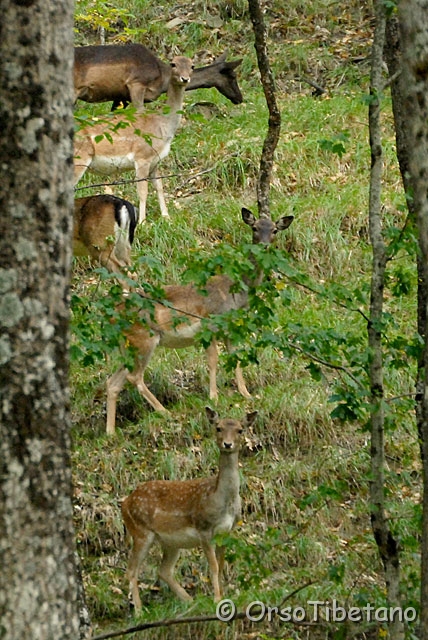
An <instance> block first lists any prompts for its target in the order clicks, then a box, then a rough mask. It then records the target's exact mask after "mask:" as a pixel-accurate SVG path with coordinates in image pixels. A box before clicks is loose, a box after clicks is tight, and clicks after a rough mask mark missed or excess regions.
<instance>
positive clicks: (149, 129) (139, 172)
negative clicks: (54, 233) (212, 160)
mask: <svg viewBox="0 0 428 640" xmlns="http://www.w3.org/2000/svg"><path fill="white" fill-rule="evenodd" d="M192 70H193V63H192V61H191V60H190V58H185V57H184V56H176V57H175V58H173V60H172V63H171V77H170V81H169V85H168V92H167V95H168V98H167V106H168V109H169V113H167V114H163V115H160V114H156V113H149V114H144V113H139V112H137V113H136V115H135V121H134V122H132V124H130V123H129V121H127V120H125V119H124V118H123V116H120V115H117V114H116V115H114V116H113V117H112V118H111V119H110V120H109V122H110V127H109V129H108V130H107V133H108V135H107V136H106V135H105V133H106V124H105V123H101V124H97V125H95V126H91V127H87V128H85V129H83V130H81V131H79V132H78V133H77V134H76V137H75V143H74V181H75V183H77V182H79V180H80V179H81V178H82V176H83V175H84V173H85V172H86V171H87V170H88V169H89V170H90V171H95V172H96V173H102V174H104V175H111V174H114V173H121V172H123V171H127V170H129V169H135V173H136V178H137V191H138V195H139V199H140V206H139V222H140V223H141V222H142V221H143V220H144V219H145V217H146V200H147V190H148V182H147V181H148V180H151V181H152V182H153V184H154V186H155V189H156V191H157V194H158V199H159V205H160V209H161V214H162V216H164V217H169V216H168V209H167V206H166V202H165V197H164V194H163V188H162V182H161V180H160V178H158V176H157V165H158V164H159V162H160V161H161V160H162V158H165V157H166V156H167V155H168V153H169V150H170V147H171V142H172V139H173V138H174V135H175V133H176V131H177V129H178V126H179V124H180V121H181V109H182V107H183V99H184V90H185V88H186V86H187V85H188V84H189V82H190V78H191V76H192Z"/></svg>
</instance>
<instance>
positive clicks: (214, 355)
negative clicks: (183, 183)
mask: <svg viewBox="0 0 428 640" xmlns="http://www.w3.org/2000/svg"><path fill="white" fill-rule="evenodd" d="M242 219H243V221H244V222H245V224H247V225H249V226H250V227H251V229H252V233H253V237H252V241H253V244H264V245H270V244H271V243H272V242H273V239H274V237H275V235H276V234H277V232H278V231H282V230H283V229H287V228H288V227H289V226H290V224H291V223H292V221H293V216H284V217H282V218H280V219H279V220H278V221H277V222H273V221H272V220H271V219H270V218H268V217H267V216H261V217H260V218H258V219H257V218H256V217H255V216H254V215H253V214H252V213H251V211H249V210H248V209H245V208H243V209H242ZM262 279H263V274H262V272H261V270H260V269H259V268H258V267H257V266H256V265H254V273H253V275H252V277H251V278H250V277H248V278H246V279H244V283H243V284H244V285H245V287H244V288H243V290H242V291H238V292H236V291H234V290H233V284H234V283H233V281H232V280H231V279H230V278H229V277H228V276H226V275H215V276H212V277H211V278H209V279H208V281H207V283H206V285H205V292H206V293H204V292H203V291H202V292H201V291H199V290H198V289H197V287H195V286H194V285H192V284H188V285H169V286H166V287H164V299H165V300H166V302H167V303H168V306H165V305H164V304H161V303H156V302H155V303H154V309H153V313H152V314H149V313H148V312H144V311H142V312H141V313H142V317H143V319H144V320H145V322H144V323H143V322H142V323H141V324H139V323H136V324H134V325H132V326H131V327H130V328H129V329H128V330H127V331H126V337H127V340H128V342H129V344H130V345H131V346H132V347H133V348H135V349H136V356H135V363H134V370H133V371H132V372H130V371H128V369H126V367H123V368H121V369H119V370H118V371H116V373H114V374H113V375H112V376H111V377H110V378H109V379H108V380H107V433H108V434H113V433H114V430H115V424H116V405H117V397H118V395H119V393H120V392H121V390H122V389H123V386H124V384H125V382H126V381H129V382H131V384H134V385H135V386H136V387H137V389H138V391H139V392H140V394H141V395H142V396H143V397H144V398H145V399H146V400H147V402H148V403H149V404H150V405H151V406H152V407H153V409H155V411H164V412H166V411H167V409H166V408H165V407H164V406H163V405H162V404H161V402H159V400H158V399H157V398H156V396H155V395H154V394H153V393H152V392H151V391H150V389H149V388H148V387H147V385H146V383H145V381H144V373H145V370H146V367H147V365H148V364H149V362H150V359H151V357H152V355H153V352H154V350H155V349H156V347H157V346H159V345H160V346H164V347H169V348H172V349H176V348H180V347H189V346H191V345H193V344H194V343H195V340H196V336H197V333H198V331H199V330H200V328H201V321H202V320H203V319H206V318H209V317H210V316H213V315H218V314H222V313H226V312H227V311H231V310H232V309H242V308H244V307H246V306H247V305H248V290H249V289H251V288H256V287H258V286H259V285H260V284H261V282H262ZM180 317H183V322H182V323H180V322H177V319H178V318H180ZM226 346H227V347H228V348H229V345H228V344H226ZM206 354H207V359H208V370H209V380H210V398H211V399H212V400H216V399H217V397H218V390H217V361H218V351H217V343H216V341H215V340H213V341H212V342H211V344H210V345H209V346H208V348H207V350H206ZM235 379H236V384H237V387H238V391H239V393H240V394H241V395H242V396H244V397H245V398H250V397H251V396H250V394H249V392H248V390H247V387H246V385H245V381H244V378H243V375H242V370H241V368H240V366H239V363H238V365H237V367H236V370H235Z"/></svg>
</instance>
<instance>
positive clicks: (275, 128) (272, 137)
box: [248, 0, 281, 217]
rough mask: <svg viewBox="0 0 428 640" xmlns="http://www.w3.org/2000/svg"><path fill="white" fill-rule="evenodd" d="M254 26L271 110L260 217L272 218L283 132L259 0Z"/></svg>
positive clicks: (252, 1) (253, 6) (254, 1)
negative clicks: (273, 186)
mask: <svg viewBox="0 0 428 640" xmlns="http://www.w3.org/2000/svg"><path fill="white" fill-rule="evenodd" d="M248 6H249V9H250V17H251V22H252V24H253V31H254V39H255V42H254V46H255V48H256V54H257V63H258V66H259V70H260V79H261V82H262V86H263V91H264V94H265V98H266V103H267V106H268V109H269V121H268V131H267V134H266V138H265V141H264V144H263V150H262V155H261V158H260V172H259V177H258V181H257V204H258V210H259V214H260V215H266V216H269V217H270V206H269V190H270V181H271V177H272V167H273V161H274V154H275V149H276V146H277V144H278V140H279V134H280V132H281V112H280V111H279V109H278V105H277V103H276V98H275V82H274V79H273V75H272V71H271V68H270V65H269V57H268V53H267V44H266V29H265V25H264V21H263V14H262V11H261V9H260V4H259V0H248Z"/></svg>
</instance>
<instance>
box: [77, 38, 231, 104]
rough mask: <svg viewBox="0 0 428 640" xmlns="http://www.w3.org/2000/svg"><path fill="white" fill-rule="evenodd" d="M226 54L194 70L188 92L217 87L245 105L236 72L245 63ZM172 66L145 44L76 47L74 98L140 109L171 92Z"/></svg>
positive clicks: (187, 87)
mask: <svg viewBox="0 0 428 640" xmlns="http://www.w3.org/2000/svg"><path fill="white" fill-rule="evenodd" d="M226 57H227V53H223V54H222V55H221V56H219V57H218V58H216V59H215V60H214V62H213V63H212V64H210V65H208V66H206V67H200V68H198V69H195V70H194V73H193V76H192V78H191V79H190V82H189V84H188V85H187V86H186V91H189V90H191V89H206V88H210V87H215V88H216V89H217V90H218V91H220V93H222V94H223V95H224V96H225V97H226V98H228V99H229V100H231V101H232V102H233V103H234V104H240V103H241V102H242V93H241V91H240V89H239V86H238V81H237V79H236V74H235V71H234V70H235V69H236V67H237V66H239V65H240V64H241V62H242V60H233V61H231V62H226ZM170 78H171V67H170V65H169V64H166V63H165V62H162V60H160V59H159V58H158V57H157V56H156V55H155V54H154V53H153V52H152V51H150V49H148V48H147V47H145V46H143V45H142V44H126V45H108V46H98V45H96V46H88V47H75V49H74V91H75V99H76V100H77V99H78V98H80V99H81V100H85V101H86V102H107V101H110V100H112V101H113V108H116V107H118V106H119V105H120V104H121V103H122V104H123V105H125V106H126V104H128V102H130V101H131V102H132V103H133V104H134V106H135V107H136V108H137V109H141V108H142V107H143V104H144V102H151V101H152V100H156V98H158V97H159V96H160V95H161V94H162V93H165V92H166V91H167V89H168V85H169V81H170Z"/></svg>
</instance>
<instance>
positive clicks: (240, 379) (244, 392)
mask: <svg viewBox="0 0 428 640" xmlns="http://www.w3.org/2000/svg"><path fill="white" fill-rule="evenodd" d="M235 380H236V386H237V387H238V391H239V393H240V394H241V396H244V398H251V393H250V392H249V391H248V389H247V385H246V384H245V380H244V376H243V375H242V369H241V365H240V363H239V362H238V364H237V365H236V369H235Z"/></svg>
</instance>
